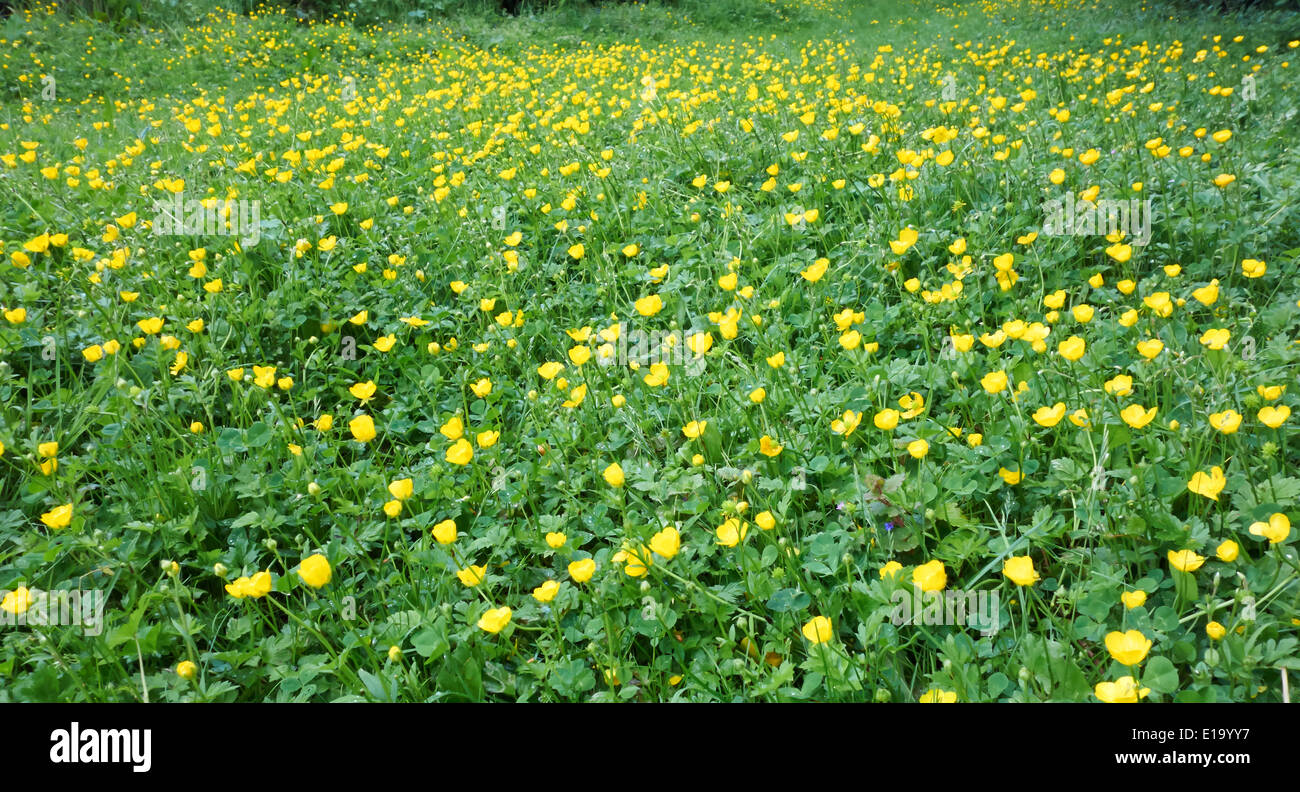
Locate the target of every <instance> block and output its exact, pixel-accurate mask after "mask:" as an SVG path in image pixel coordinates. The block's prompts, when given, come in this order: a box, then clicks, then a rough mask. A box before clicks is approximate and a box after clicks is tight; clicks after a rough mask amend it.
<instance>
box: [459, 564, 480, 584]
mask: <svg viewBox="0 0 1300 792" xmlns="http://www.w3.org/2000/svg"><path fill="white" fill-rule="evenodd" d="M485 574H487V567H486V566H483V565H475V564H470V565H469V566H468V567H466V568H465V569H458V570H456V577H458V578H460V582H461V583H464V584H465V585H466V586H471V587H472V586H477V585H478V584H480V583H482V582H483V576H484V575H485Z"/></svg>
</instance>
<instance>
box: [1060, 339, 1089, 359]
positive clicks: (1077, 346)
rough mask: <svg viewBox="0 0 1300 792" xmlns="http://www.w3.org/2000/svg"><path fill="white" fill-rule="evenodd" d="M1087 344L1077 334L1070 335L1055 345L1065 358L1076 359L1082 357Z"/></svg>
mask: <svg viewBox="0 0 1300 792" xmlns="http://www.w3.org/2000/svg"><path fill="white" fill-rule="evenodd" d="M1086 349H1087V344H1086V343H1085V342H1084V340H1083V339H1082V338H1079V337H1078V336H1070V337H1069V338H1067V339H1065V340H1064V341H1062V342H1061V343H1060V344H1058V345H1057V347H1056V351H1057V352H1059V353H1060V355H1061V357H1063V358H1065V359H1066V360H1078V359H1079V358H1081V357H1083V353H1084V351H1086Z"/></svg>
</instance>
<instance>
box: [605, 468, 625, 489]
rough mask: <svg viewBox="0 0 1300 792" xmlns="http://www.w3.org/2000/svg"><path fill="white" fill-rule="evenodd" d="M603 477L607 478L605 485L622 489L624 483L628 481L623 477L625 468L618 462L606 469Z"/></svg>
mask: <svg viewBox="0 0 1300 792" xmlns="http://www.w3.org/2000/svg"><path fill="white" fill-rule="evenodd" d="M601 476H603V477H604V478H605V483H606V484H608V485H609V486H611V487H616V488H617V487H621V486H623V482H624V481H626V478H625V477H624V476H623V467H622V465H620V464H618V463H617V462H614V463H613V464H611V465H610V466H609V467H607V468H605V471H604V472H603V473H601Z"/></svg>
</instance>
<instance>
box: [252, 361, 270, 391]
mask: <svg viewBox="0 0 1300 792" xmlns="http://www.w3.org/2000/svg"><path fill="white" fill-rule="evenodd" d="M253 384H254V385H256V386H257V387H259V388H268V389H269V388H270V387H271V386H272V385H274V384H275V366H253Z"/></svg>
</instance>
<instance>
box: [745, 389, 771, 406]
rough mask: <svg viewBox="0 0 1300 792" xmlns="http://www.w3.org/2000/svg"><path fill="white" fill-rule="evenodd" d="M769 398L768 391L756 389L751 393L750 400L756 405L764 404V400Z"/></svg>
mask: <svg viewBox="0 0 1300 792" xmlns="http://www.w3.org/2000/svg"><path fill="white" fill-rule="evenodd" d="M766 398H767V391H766V390H764V389H763V388H754V389H753V390H752V391H750V392H749V400H750V401H751V402H753V403H754V404H762V403H763V399H766Z"/></svg>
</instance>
